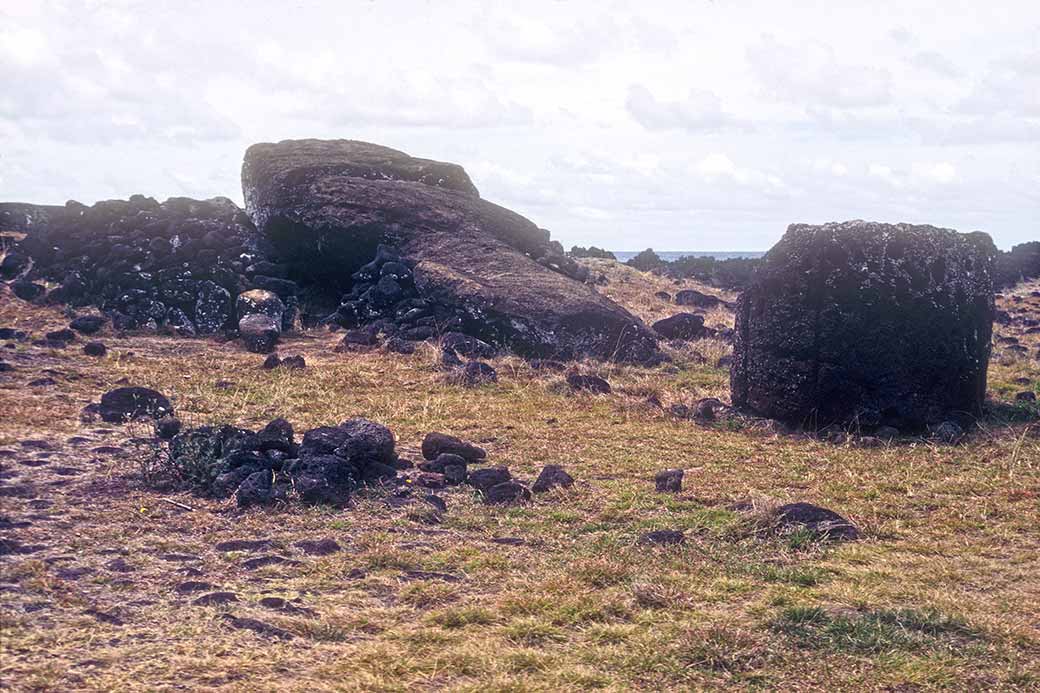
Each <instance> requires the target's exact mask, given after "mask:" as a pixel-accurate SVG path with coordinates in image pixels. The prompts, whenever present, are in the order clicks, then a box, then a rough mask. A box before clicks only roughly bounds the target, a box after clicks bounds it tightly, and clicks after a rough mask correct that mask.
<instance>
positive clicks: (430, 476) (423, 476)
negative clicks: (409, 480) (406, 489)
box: [415, 472, 445, 489]
mask: <svg viewBox="0 0 1040 693" xmlns="http://www.w3.org/2000/svg"><path fill="white" fill-rule="evenodd" d="M415 483H416V484H417V485H419V486H422V487H423V488H432V489H442V488H444V486H445V482H444V475H443V474H438V473H436V472H420V473H419V475H418V476H417V477H416V478H415Z"/></svg>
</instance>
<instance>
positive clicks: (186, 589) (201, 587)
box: [173, 580, 214, 594]
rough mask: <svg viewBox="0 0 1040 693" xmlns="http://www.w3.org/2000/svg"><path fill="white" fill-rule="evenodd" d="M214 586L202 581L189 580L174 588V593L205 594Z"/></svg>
mask: <svg viewBox="0 0 1040 693" xmlns="http://www.w3.org/2000/svg"><path fill="white" fill-rule="evenodd" d="M213 587H214V585H211V584H210V583H208V582H202V581H201V580H188V581H186V582H182V583H180V584H179V585H177V586H176V587H174V588H173V591H174V592H176V593H177V594H192V593H194V592H205V591H206V590H211V589H213Z"/></svg>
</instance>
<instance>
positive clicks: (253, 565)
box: [242, 554, 302, 570]
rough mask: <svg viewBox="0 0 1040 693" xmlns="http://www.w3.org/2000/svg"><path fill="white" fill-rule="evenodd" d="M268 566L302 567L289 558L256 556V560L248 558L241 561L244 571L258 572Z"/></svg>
mask: <svg viewBox="0 0 1040 693" xmlns="http://www.w3.org/2000/svg"><path fill="white" fill-rule="evenodd" d="M269 565H284V566H298V565H302V564H301V563H300V562H299V561H296V560H293V559H291V558H284V557H282V556H275V555H273V554H272V555H269V556H257V557H256V558H250V559H248V560H246V561H243V563H242V567H243V568H245V569H246V570H259V569H260V568H266V567H267V566H269Z"/></svg>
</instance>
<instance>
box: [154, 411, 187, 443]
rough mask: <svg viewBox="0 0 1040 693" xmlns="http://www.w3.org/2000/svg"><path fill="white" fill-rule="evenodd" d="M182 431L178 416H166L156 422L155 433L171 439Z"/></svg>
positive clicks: (164, 438)
mask: <svg viewBox="0 0 1040 693" xmlns="http://www.w3.org/2000/svg"><path fill="white" fill-rule="evenodd" d="M180 432H181V420H180V419H178V418H177V417H176V416H164V417H162V418H161V419H158V420H156V422H155V435H157V436H159V437H160V438H162V439H163V440H170V439H171V438H173V437H174V436H175V435H177V434H178V433H180Z"/></svg>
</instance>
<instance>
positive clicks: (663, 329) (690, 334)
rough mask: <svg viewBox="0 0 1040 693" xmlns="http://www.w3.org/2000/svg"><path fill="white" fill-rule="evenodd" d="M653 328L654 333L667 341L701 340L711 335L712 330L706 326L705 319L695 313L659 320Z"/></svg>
mask: <svg viewBox="0 0 1040 693" xmlns="http://www.w3.org/2000/svg"><path fill="white" fill-rule="evenodd" d="M652 327H653V329H654V332H656V333H657V334H659V335H661V336H662V337H665V338H667V339H700V338H701V337H706V336H708V335H709V334H711V330H709V329H708V328H707V327H705V326H704V317H703V316H700V315H694V314H693V313H678V314H676V315H673V316H672V317H670V318H665V319H664V320H658V321H657V322H655V323H654V324H653V325H652Z"/></svg>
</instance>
